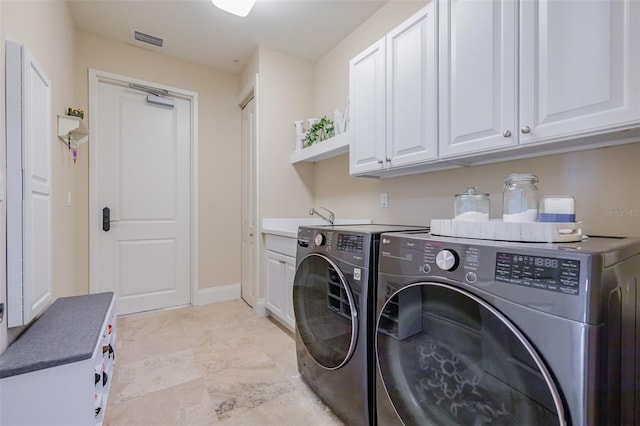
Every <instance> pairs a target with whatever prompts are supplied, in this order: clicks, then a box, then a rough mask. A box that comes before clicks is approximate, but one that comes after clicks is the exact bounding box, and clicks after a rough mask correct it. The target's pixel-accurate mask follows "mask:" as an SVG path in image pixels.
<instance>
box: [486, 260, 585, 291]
mask: <svg viewBox="0 0 640 426" xmlns="http://www.w3.org/2000/svg"><path fill="white" fill-rule="evenodd" d="M495 280H496V281H501V282H504V283H509V284H517V285H522V286H526V287H531V288H538V289H542V290H550V291H557V292H560V293H565V294H573V295H577V294H578V293H579V288H580V287H579V285H580V260H577V259H563V258H556V257H544V256H531V255H526V254H524V255H522V254H513V253H503V252H498V253H497V255H496V269H495Z"/></svg>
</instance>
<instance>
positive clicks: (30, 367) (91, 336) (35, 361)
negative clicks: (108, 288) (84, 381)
mask: <svg viewBox="0 0 640 426" xmlns="http://www.w3.org/2000/svg"><path fill="white" fill-rule="evenodd" d="M113 298H114V294H113V293H112V292H107V293H97V294H90V295H86V296H72V297H62V298H59V299H57V300H56V301H55V302H53V303H52V304H51V306H49V308H47V310H46V311H45V312H44V313H43V314H42V316H40V318H38V319H37V320H35V321H34V322H33V323H32V325H31V326H30V327H29V328H28V329H27V330H26V331H25V332H24V333H22V334H21V335H20V336H19V337H18V339H17V340H16V341H15V342H13V344H11V345H10V346H9V347H8V348H7V350H6V351H5V352H4V353H3V354H2V355H1V356H0V379H1V378H5V377H11V376H15V375H18V374H24V373H29V372H32V371H36V370H41V369H45V368H51V367H56V366H58V365H63V364H69V363H72V362H77V361H82V360H86V359H89V358H91V357H92V356H93V352H94V350H95V348H96V344H97V343H98V339H101V337H102V336H101V331H102V325H103V323H104V320H105V316H106V314H107V312H108V310H109V306H110V305H111V302H112V300H113Z"/></svg>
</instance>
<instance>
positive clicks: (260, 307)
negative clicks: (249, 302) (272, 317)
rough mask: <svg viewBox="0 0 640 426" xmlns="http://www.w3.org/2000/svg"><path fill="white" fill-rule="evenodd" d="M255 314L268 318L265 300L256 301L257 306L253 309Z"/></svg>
mask: <svg viewBox="0 0 640 426" xmlns="http://www.w3.org/2000/svg"><path fill="white" fill-rule="evenodd" d="M253 312H254V313H255V314H256V315H257V316H259V317H261V318H264V317H266V316H267V302H266V300H265V299H258V300H257V301H256V306H254V307H253Z"/></svg>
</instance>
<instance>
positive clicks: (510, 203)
mask: <svg viewBox="0 0 640 426" xmlns="http://www.w3.org/2000/svg"><path fill="white" fill-rule="evenodd" d="M538 182H539V179H538V177H537V176H536V175H534V174H532V173H511V174H509V175H506V176H505V177H504V191H503V192H502V220H503V221H504V222H535V221H536V220H537V219H538V187H536V183H538Z"/></svg>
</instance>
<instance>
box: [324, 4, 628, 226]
mask: <svg viewBox="0 0 640 426" xmlns="http://www.w3.org/2000/svg"><path fill="white" fill-rule="evenodd" d="M423 4H424V2H412V1H410V2H402V1H396V2H390V3H388V4H387V5H386V6H384V7H383V8H382V9H380V11H378V12H377V13H376V14H375V15H373V16H372V17H371V19H369V20H368V21H367V22H365V23H364V24H363V25H362V26H361V27H359V28H358V29H357V30H356V31H354V32H353V33H352V34H351V35H350V36H349V37H347V38H346V39H345V40H344V41H343V42H341V43H340V44H339V45H338V46H336V48H334V49H333V50H332V51H331V52H329V53H328V54H327V55H326V56H325V57H324V58H323V59H322V60H321V61H320V62H318V63H317V64H316V65H315V83H314V87H315V90H314V95H315V113H316V114H328V113H330V112H331V111H332V110H333V109H335V108H341V105H342V103H343V102H344V99H346V97H347V96H348V65H347V64H348V60H349V58H351V57H353V56H355V55H356V54H357V53H359V52H360V51H361V50H363V49H364V48H365V47H367V46H368V45H370V44H372V43H373V42H375V41H376V40H378V39H379V38H380V37H382V36H383V35H384V34H385V33H386V32H388V30H389V29H391V28H393V27H394V26H396V25H398V24H399V23H401V22H402V21H403V20H404V19H406V18H407V17H409V16H410V15H411V14H412V13H413V12H414V11H415V10H417V9H418V8H420V7H421V6H422V5H423ZM511 172H533V173H535V174H537V175H538V176H539V177H540V183H539V185H538V188H539V193H540V196H544V195H560V194H571V195H574V196H575V197H576V204H577V207H576V210H577V216H578V219H579V220H582V221H583V222H584V229H585V232H586V233H587V234H592V235H615V236H640V185H639V182H640V144H638V143H634V144H630V145H622V146H615V147H610V148H602V149H595V150H588V151H582V152H574V153H568V154H559V155H551V156H545V157H538V158H531V159H524V160H517V161H508V162H502V163H495V164H490V165H482V166H474V167H468V168H460V169H453V170H446V171H440V172H431V173H423V174H417V175H412V176H405V177H397V178H390V179H382V180H378V179H367V178H355V177H351V176H349V161H348V155H346V154H345V155H342V156H339V157H336V158H333V159H329V160H324V161H320V162H317V163H316V166H315V185H314V203H315V204H316V205H324V206H327V207H328V208H330V209H332V210H334V211H335V213H336V215H337V216H338V217H340V216H342V217H345V216H350V217H370V218H372V219H373V220H374V221H375V222H377V223H402V224H417V225H428V224H429V221H430V220H431V219H441V218H451V217H452V216H453V196H454V194H455V193H458V192H463V191H464V190H465V189H466V188H467V185H477V186H478V187H479V189H480V190H482V191H483V192H489V193H490V194H491V217H493V218H499V217H501V214H502V186H503V183H504V181H503V177H504V175H505V174H506V173H511ZM382 192H386V193H388V197H389V207H388V208H381V207H380V194H381V193H382Z"/></svg>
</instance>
